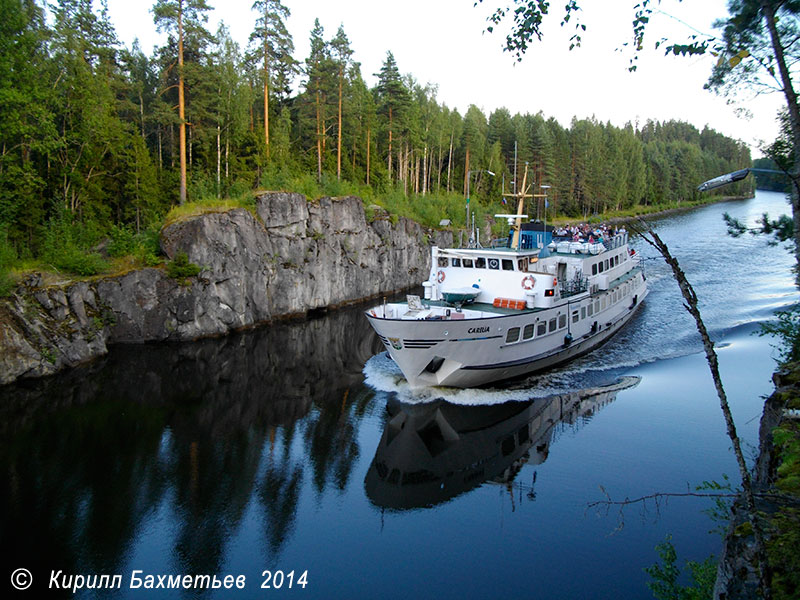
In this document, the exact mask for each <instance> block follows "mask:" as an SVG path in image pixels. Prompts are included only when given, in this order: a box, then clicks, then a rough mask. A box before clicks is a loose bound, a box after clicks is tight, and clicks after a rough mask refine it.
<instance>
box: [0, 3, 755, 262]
mask: <svg viewBox="0 0 800 600" xmlns="http://www.w3.org/2000/svg"><path fill="white" fill-rule="evenodd" d="M95 4H96V3H95ZM517 4H520V5H521V4H522V3H521V2H518V3H517ZM545 4H546V3H542V7H544V5H545ZM255 6H256V8H255V10H256V13H255V15H254V29H253V32H252V36H251V39H252V42H253V45H252V46H251V47H250V48H248V50H247V52H244V51H243V49H242V48H240V46H239V45H238V44H237V43H236V42H235V41H234V40H233V39H231V36H230V33H229V32H228V31H227V29H225V28H224V27H221V28H220V29H219V30H218V31H217V33H216V35H215V36H212V35H210V33H209V32H208V31H207V30H206V29H205V24H206V14H207V11H208V10H209V6H208V3H207V1H206V0H185V1H184V2H183V9H184V14H183V27H184V33H185V36H184V61H185V64H184V68H183V69H182V72H183V74H184V83H185V87H186V106H185V109H186V115H185V120H186V121H187V122H189V123H191V127H190V128H189V129H188V134H187V135H188V137H189V139H188V143H189V148H190V152H189V156H188V157H187V159H188V161H187V162H188V167H189V173H188V176H189V182H188V191H189V198H190V199H193V200H194V202H193V203H187V204H186V205H185V206H181V207H180V209H177V210H173V206H174V205H175V204H177V203H178V196H179V194H178V188H179V164H180V157H179V151H178V147H179V144H178V138H179V132H178V129H179V128H178V125H179V118H178V114H177V111H176V110H175V107H176V106H177V104H178V98H177V87H178V86H177V83H178V81H177V80H178V76H177V74H178V71H179V69H177V68H175V61H176V57H177V38H176V33H177V9H178V3H177V2H176V0H159V1H158V2H156V3H155V6H154V7H153V14H154V19H155V25H156V26H157V28H159V29H160V30H164V31H166V32H167V33H168V36H167V39H166V41H165V44H164V46H162V47H160V48H157V49H156V50H155V52H154V53H153V54H152V56H147V55H145V54H144V53H143V52H142V50H141V49H140V48H139V47H138V45H134V47H133V48H131V49H120V44H119V43H118V41H117V40H116V35H115V33H114V29H113V27H112V25H111V23H110V22H109V20H108V14H107V13H106V12H104V11H102V10H100V11H96V12H95V11H94V10H93V7H92V3H91V2H85V1H83V0H81V1H79V2H78V1H70V2H57V3H55V4H54V5H53V7H52V10H51V12H50V17H51V18H50V19H45V18H44V17H45V15H44V12H43V10H42V9H41V8H40V7H39V6H38V4H37V3H36V2H34V1H33V0H0V8H2V10H0V12H2V14H3V16H4V18H3V20H2V22H1V23H0V39H2V40H5V42H6V43H5V44H4V46H3V47H4V48H5V50H6V51H4V52H2V53H0V97H2V98H3V110H2V111H0V139H2V140H3V141H4V144H5V146H4V147H5V148H6V151H4V152H3V153H2V155H0V226H5V227H6V228H7V237H8V241H9V242H10V243H11V244H12V245H13V246H14V247H15V248H16V249H17V251H18V252H19V253H25V256H24V257H23V258H26V259H28V258H31V259H40V260H42V261H44V262H45V263H48V264H50V265H52V266H53V267H54V268H56V269H59V270H62V271H65V272H71V273H75V274H84V275H85V274H94V273H98V272H100V271H101V270H103V269H105V265H104V263H103V261H102V259H101V257H100V256H99V254H97V252H95V251H93V250H92V249H93V248H96V247H97V246H98V244H100V243H101V241H102V240H103V239H104V238H106V237H108V238H109V244H108V253H109V255H110V256H111V257H114V258H117V257H122V256H133V257H135V258H136V260H137V262H138V263H139V264H145V265H153V264H157V263H158V262H159V259H158V256H159V251H158V246H157V243H155V242H154V233H153V232H154V231H156V230H157V229H158V228H159V227H160V226H161V225H162V224H163V222H164V219H165V215H167V216H166V221H167V222H171V221H173V220H175V219H179V218H183V217H186V216H190V215H194V214H200V213H202V212H208V211H218V210H226V209H228V208H230V207H234V206H242V207H245V208H248V209H249V210H251V211H253V209H254V202H253V195H252V191H253V189H254V188H261V189H274V190H286V191H293V192H300V193H302V194H305V195H306V196H307V197H308V198H309V199H311V200H315V199H318V198H320V197H324V196H346V195H356V196H359V197H361V198H362V199H363V200H364V202H365V204H367V205H370V204H379V205H381V206H383V207H384V208H386V209H387V210H389V211H390V212H391V213H392V216H391V217H390V218H392V219H393V220H395V221H396V220H397V219H398V218H399V217H400V216H406V217H409V218H412V219H414V220H417V221H419V222H421V223H423V224H425V225H426V226H430V227H434V226H437V225H438V223H439V222H440V221H441V220H442V219H450V220H451V221H452V223H453V226H454V227H459V228H460V227H461V226H462V224H463V223H464V218H465V217H464V201H465V191H466V189H465V188H466V185H465V183H466V181H467V174H468V173H469V172H470V171H472V175H471V177H469V182H470V195H471V196H472V197H471V199H470V200H471V203H470V206H471V208H472V209H473V210H476V212H477V219H476V222H477V224H478V225H479V226H480V227H481V229H482V230H484V231H485V223H486V218H487V217H489V218H491V215H493V214H494V213H497V212H508V211H509V208H510V207H504V206H503V205H502V204H501V202H500V200H501V194H502V193H503V192H508V191H509V187H510V185H509V182H510V181H511V180H512V178H513V176H514V175H513V167H509V166H508V165H509V164H510V163H511V157H512V156H513V152H514V143H515V142H518V148H519V165H523V164H524V163H525V162H527V163H529V164H530V173H529V176H528V183H529V184H530V185H531V186H532V188H533V189H534V190H539V189H540V188H539V186H541V185H543V184H544V185H550V186H551V189H550V192H549V193H550V198H549V199H550V208H549V209H548V212H547V219H548V220H549V221H551V222H552V221H553V220H555V219H556V218H558V217H561V218H564V217H570V218H573V219H574V218H584V219H588V218H590V217H593V216H595V215H599V214H603V213H606V212H609V211H615V212H617V213H618V214H636V213H638V212H640V211H642V210H652V209H653V208H654V207H668V206H671V205H674V204H677V203H680V205H681V206H685V205H686V203H691V202H697V201H699V200H700V196H699V194H698V193H697V192H696V190H695V186H696V184H697V181H702V180H703V179H704V178H705V179H708V178H710V177H712V176H715V175H718V174H719V173H721V172H727V171H732V170H736V169H740V168H743V167H746V166H750V157H749V154H748V152H747V148H746V147H745V146H743V145H742V144H740V143H737V142H735V141H733V140H730V139H728V138H725V136H722V135H720V134H717V133H716V132H714V131H713V130H708V129H704V130H703V131H702V132H700V131H698V130H696V129H695V128H694V127H692V126H691V125H688V124H686V123H676V122H667V123H657V122H652V121H648V122H646V124H645V125H644V126H643V127H642V128H641V129H640V130H639V129H637V128H634V127H632V126H627V127H624V128H618V127H615V126H612V125H611V124H604V123H600V122H597V121H596V120H595V119H583V120H575V121H573V123H572V125H571V126H570V127H566V128H565V127H563V126H562V125H560V124H559V123H558V121H557V120H555V119H554V118H545V116H544V115H542V114H536V115H530V114H525V115H521V114H516V115H511V114H510V112H509V111H508V110H506V109H499V110H497V111H495V112H494V113H492V114H488V115H487V114H485V113H484V112H483V111H482V110H481V109H479V108H478V107H477V106H474V105H471V106H470V107H469V109H468V110H467V112H466V114H464V115H461V114H459V112H458V111H456V110H453V109H451V108H448V107H447V106H445V105H444V104H442V103H441V102H440V101H439V100H438V99H437V97H436V93H437V92H436V86H435V85H433V84H426V85H421V84H419V83H418V82H416V81H415V80H414V78H413V76H411V75H405V76H404V75H401V73H402V69H401V68H400V67H399V66H398V65H397V63H396V61H395V60H394V56H393V55H392V54H391V52H388V53H387V55H386V59H385V61H384V64H383V66H382V68H381V71H380V73H379V74H378V81H377V85H376V86H375V87H374V88H373V89H370V88H369V87H368V86H367V84H366V83H365V81H364V78H363V77H362V74H361V72H360V66H359V64H358V63H357V62H355V61H353V60H352V57H353V55H352V53H353V49H352V48H351V47H350V41H349V40H348V39H347V36H346V35H345V33H344V30H343V29H342V28H340V29H339V31H337V32H336V34H335V35H334V36H333V37H332V38H330V39H326V36H325V32H324V31H323V29H322V27H321V26H319V24H316V25H315V27H314V30H313V31H312V32H311V45H310V52H309V56H308V57H307V58H306V59H305V66H306V75H307V81H305V82H304V84H303V86H302V89H301V91H300V92H298V93H297V94H296V95H294V96H292V93H293V92H292V88H291V85H289V83H290V82H291V79H292V76H293V73H295V72H296V70H297V65H298V64H299V61H298V59H297V58H295V57H292V56H291V54H292V52H293V48H294V44H293V40H292V39H291V36H290V35H289V33H288V31H287V30H286V28H285V19H286V18H287V17H288V13H289V11H288V10H287V9H286V7H284V6H283V5H282V4H281V2H279V1H278V0H258V1H257V2H256V3H255ZM569 6H571V7H574V9H577V6H576V3H574V2H570V3H569ZM540 8H541V7H540ZM545 9H546V7H545ZM572 11H573V8H569V7H568V8H567V11H566V15H565V16H566V17H568V16H569V14H570V13H571V12H572ZM545 12H546V10H545ZM526 14H527V13H526ZM531 14H534V13H531ZM566 20H568V19H567V18H565V21H566ZM536 27H538V26H535V28H536ZM265 44H266V45H265ZM265 58H266V59H267V64H265V63H264V59H265ZM265 78H266V79H265ZM265 84H266V85H265ZM265 87H266V89H267V91H268V96H267V99H268V102H265V99H264V89H265ZM340 104H341V118H340V115H339V105H340ZM265 108H266V110H267V116H268V123H269V141H268V143H267V139H266V135H265V134H266V132H265V125H266V122H265V121H266V119H265V112H264V109H265ZM340 139H341V152H339V140H340ZM390 139H391V146H390ZM390 148H391V152H390ZM487 170H488V171H493V172H494V173H496V176H495V177H490V176H488V175H486V171H487ZM521 170H522V167H521V166H520V173H518V175H519V176H520V177H521ZM504 183H505V185H504ZM737 185H739V187H736V188H734V189H733V193H747V192H748V191H749V189H748V188H747V187H746V186H747V185H748V184H745V183H741V184H737ZM720 193H721V192H720ZM728 193H730V192H728ZM526 211H527V212H529V213H530V214H534V215H535V214H537V213H540V212H541V207H540V208H539V209H537V207H536V206H535V205H530V206H528V207H526ZM542 216H543V215H542ZM595 218H597V217H595ZM501 229H502V227H500V226H497V228H496V230H495V234H501V233H502V232H501V231H500V230H501ZM133 232H144V233H137V234H135V235H134V233H133ZM484 236H485V233H484ZM90 238H91V239H90ZM115 262H116V263H120V262H122V259H117V260H116V261H115Z"/></svg>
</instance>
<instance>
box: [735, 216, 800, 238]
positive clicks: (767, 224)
mask: <svg viewBox="0 0 800 600" xmlns="http://www.w3.org/2000/svg"><path fill="white" fill-rule="evenodd" d="M722 219H723V220H724V221H725V225H726V227H727V228H728V235H730V236H731V237H740V236H741V235H743V234H745V233H750V234H751V235H768V236H772V238H773V239H772V240H770V241H769V244H771V245H777V244H779V243H781V242H786V241H789V240H793V239H794V219H792V217H790V216H787V215H781V216H780V217H778V218H777V219H776V220H770V218H769V215H768V214H767V213H764V214H763V215H761V218H759V219H758V221H757V222H756V226H755V227H748V226H746V225H745V224H744V223H742V222H741V221H740V220H739V219H735V218H734V217H732V216H730V215H729V214H728V213H727V212H726V213H723V214H722Z"/></svg>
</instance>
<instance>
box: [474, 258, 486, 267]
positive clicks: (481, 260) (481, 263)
mask: <svg viewBox="0 0 800 600" xmlns="http://www.w3.org/2000/svg"><path fill="white" fill-rule="evenodd" d="M475 268H476V269H485V268H486V259H485V258H483V257H482V256H479V257H478V258H476V259H475Z"/></svg>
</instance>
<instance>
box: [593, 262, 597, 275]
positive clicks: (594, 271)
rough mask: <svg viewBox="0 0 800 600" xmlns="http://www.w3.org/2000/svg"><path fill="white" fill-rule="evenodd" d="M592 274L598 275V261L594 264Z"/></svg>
mask: <svg viewBox="0 0 800 600" xmlns="http://www.w3.org/2000/svg"><path fill="white" fill-rule="evenodd" d="M592 275H597V263H594V264H593V265H592Z"/></svg>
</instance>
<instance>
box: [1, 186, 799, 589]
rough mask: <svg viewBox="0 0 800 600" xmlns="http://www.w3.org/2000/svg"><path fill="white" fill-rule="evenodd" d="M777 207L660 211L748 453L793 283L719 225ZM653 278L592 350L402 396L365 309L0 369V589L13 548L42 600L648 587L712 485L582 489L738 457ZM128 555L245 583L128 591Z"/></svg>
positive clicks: (761, 202) (770, 257) (716, 468)
mask: <svg viewBox="0 0 800 600" xmlns="http://www.w3.org/2000/svg"><path fill="white" fill-rule="evenodd" d="M787 210H788V207H787V205H786V203H785V201H784V200H783V197H782V196H781V195H780V194H773V193H762V192H759V193H758V195H757V197H756V198H754V199H752V200H745V201H736V202H728V203H723V204H717V205H713V206H708V207H703V208H699V209H695V210H692V211H689V212H685V213H680V214H677V215H671V216H668V217H665V218H661V219H658V220H656V221H654V224H655V225H656V227H657V229H658V232H659V234H660V235H661V237H662V238H663V239H664V241H666V242H667V244H668V245H669V246H670V248H671V250H672V251H673V253H674V254H675V255H676V256H677V257H678V259H679V260H680V262H681V265H682V267H683V268H684V270H685V271H686V273H687V276H688V277H689V279H690V280H691V281H692V282H693V284H694V286H695V288H696V290H697V292H698V295H699V296H700V298H701V302H702V304H701V309H702V311H703V316H704V317H705V319H706V322H707V324H708V326H709V329H710V330H711V333H712V336H713V337H714V339H715V340H716V341H717V343H718V349H719V353H720V360H721V368H722V374H723V377H724V381H725V385H726V389H727V391H728V393H729V396H730V400H731V403H732V405H733V410H734V416H735V418H736V420H737V426H738V427H739V432H740V434H741V435H742V437H743V438H744V440H745V444H746V447H747V448H749V449H750V452H751V454H752V452H754V449H755V444H756V442H757V428H758V420H759V418H760V412H761V404H762V402H763V400H762V398H761V396H762V395H765V394H768V393H769V391H770V389H771V383H770V376H771V373H772V371H773V369H774V366H775V363H774V356H775V355H776V353H775V351H774V350H773V348H772V346H771V344H773V343H774V341H773V340H770V339H769V338H763V337H758V336H757V335H754V334H755V333H756V332H757V331H758V329H759V326H760V324H761V323H763V322H765V321H766V320H768V319H770V318H771V316H772V314H773V313H774V312H775V310H778V309H780V308H782V307H786V306H788V305H790V304H792V303H793V302H795V301H796V300H797V294H796V290H795V288H794V287H793V284H792V276H791V273H790V266H791V259H792V257H791V255H790V254H789V252H788V251H786V250H785V249H782V248H776V247H770V246H768V245H767V244H766V242H765V240H763V239H760V238H754V237H751V236H747V237H742V238H738V239H733V238H729V237H727V236H726V235H725V227H724V224H723V222H722V218H721V214H722V213H723V212H724V211H728V212H730V213H731V214H732V215H734V216H737V217H740V218H743V219H747V220H749V221H751V222H754V221H755V219H756V218H757V217H759V216H760V215H761V214H762V213H763V212H765V211H766V212H769V213H770V214H772V215H773V216H777V214H779V213H781V212H786V211H787ZM639 250H640V251H642V252H643V253H645V255H647V256H653V255H652V253H651V252H650V250H649V248H646V247H644V246H640V247H639ZM647 275H648V282H649V284H650V286H651V293H650V295H649V296H648V298H647V300H646V303H645V305H644V306H643V309H642V310H640V311H639V313H638V314H637V315H636V317H635V318H634V320H633V321H632V322H631V323H629V324H628V325H627V326H626V328H625V329H624V330H623V331H622V332H620V334H618V335H617V336H616V337H615V338H614V339H612V340H611V341H610V342H609V343H608V344H606V345H605V346H603V347H602V348H600V349H599V350H597V351H596V352H594V353H591V354H589V355H587V356H586V357H583V358H581V359H580V360H578V361H576V362H574V363H572V364H570V365H567V366H565V367H563V368H561V369H558V370H555V371H553V372H550V373H547V374H545V375H542V376H537V377H533V378H531V379H528V380H524V381H518V382H514V383H513V384H512V385H505V386H498V387H495V388H490V389H484V390H436V391H435V392H433V393H430V392H429V393H423V394H415V393H412V392H411V391H410V390H409V389H408V388H407V386H405V385H404V382H403V380H402V378H401V377H400V376H399V374H398V372H397V370H396V369H395V368H394V367H393V365H392V363H391V361H389V360H388V359H387V358H386V356H385V354H383V353H382V350H383V349H382V346H381V344H380V343H379V342H378V341H377V339H376V338H375V336H374V334H373V333H372V332H371V330H370V328H369V326H368V325H367V323H366V320H365V319H364V318H363V316H362V315H361V311H360V309H349V310H343V311H336V312H332V313H330V314H329V315H327V316H325V317H323V318H320V319H315V320H310V321H306V322H302V323H284V324H279V325H275V326H272V327H269V328H264V329H261V330H257V331H252V332H248V333H244V334H239V335H234V336H230V337H227V338H224V339H216V340H205V341H200V342H196V343H192V344H181V345H146V346H132V347H118V348H114V349H113V351H112V352H111V353H110V354H109V355H108V356H107V357H106V358H104V359H102V360H100V361H97V362H95V363H93V364H91V365H89V366H87V367H85V368H81V369H77V370H74V371H72V372H69V373H66V374H64V375H60V376H57V377H52V378H48V379H43V380H39V381H29V382H23V383H20V384H16V385H12V386H6V387H3V388H0V435H1V436H2V437H1V438H0V439H2V440H3V441H2V444H0V473H2V476H0V539H2V540H3V543H4V547H5V548H6V550H7V552H6V554H7V555H8V556H10V557H12V559H13V560H12V559H9V560H11V562H8V560H7V561H6V562H8V564H6V565H5V566H6V570H7V571H8V573H7V574H6V575H4V578H5V580H6V582H5V583H3V585H4V586H6V587H7V589H8V590H9V592H11V591H13V589H12V588H10V587H9V586H8V583H7V582H8V579H9V577H10V574H11V572H12V571H13V570H14V569H16V568H26V569H28V570H29V571H30V572H31V574H32V576H33V588H32V589H34V590H39V591H42V592H47V593H48V595H52V596H54V597H55V596H64V597H67V596H73V594H72V591H71V590H70V591H64V590H54V589H49V590H48V589H47V588H48V584H49V583H50V576H51V573H52V572H54V571H55V572H58V571H60V572H61V575H62V576H69V575H73V574H74V575H77V574H82V575H94V574H98V575H99V574H111V575H113V574H120V575H121V576H122V577H121V581H122V585H121V586H120V588H119V589H115V590H111V591H109V590H89V589H83V590H78V591H77V593H76V594H75V596H76V597H79V598H95V597H97V598H101V597H102V598H108V597H120V598H162V597H168V596H169V597H185V596H188V597H214V598H217V597H218V598H234V599H235V598H256V597H265V596H268V595H271V594H275V593H278V594H285V593H287V592H286V590H287V589H289V587H290V585H291V587H292V593H300V594H301V595H302V596H303V597H309V598H311V597H314V598H345V597H350V598H376V597H380V598H409V597H415V598H442V597H459V598H490V597H525V598H650V597H651V595H650V593H649V591H648V590H647V587H646V581H647V575H646V574H645V573H644V572H643V570H642V569H643V568H644V567H646V566H649V565H651V564H653V563H654V562H655V561H656V559H657V556H656V553H655V550H654V547H655V545H656V544H658V543H659V542H661V541H663V540H664V539H665V537H666V536H667V535H671V536H672V538H673V542H674V543H675V546H676V548H677V550H678V552H679V556H680V558H681V559H693V560H701V559H703V558H705V557H706V556H707V555H708V554H711V553H718V552H719V550H720V547H721V538H720V536H719V535H718V534H716V533H712V532H710V530H713V529H714V528H715V527H716V526H717V524H715V523H714V522H713V521H712V520H711V519H710V518H709V517H708V515H707V514H706V513H705V512H704V511H705V510H706V509H708V508H710V504H709V503H707V502H704V501H702V500H697V499H672V500H670V501H669V502H662V503H660V504H659V505H656V504H654V503H652V502H650V503H647V504H645V505H636V506H630V507H628V508H626V509H625V510H624V511H623V512H620V511H619V510H618V509H612V510H610V511H606V510H600V511H598V510H595V509H589V508H588V504H589V503H591V502H593V501H597V500H602V499H603V498H605V494H606V493H607V494H608V495H609V496H610V497H611V498H613V499H624V498H626V497H630V498H634V497H638V496H641V495H646V494H651V493H654V492H670V491H672V492H683V491H686V490H687V489H693V488H694V487H695V486H696V485H699V484H701V483H702V482H703V481H705V480H718V481H719V480H722V478H723V474H727V475H729V476H730V477H731V479H733V480H734V481H735V480H736V465H735V461H734V458H733V456H732V454H731V453H730V451H729V441H728V439H727V437H726V435H725V428H724V423H723V420H722V417H721V414H720V409H719V405H718V402H717V399H716V396H715V394H714V389H713V385H712V383H711V381H710V378H709V376H708V371H707V367H706V365H705V362H704V358H703V355H702V354H701V353H700V352H701V345H700V342H699V339H698V338H697V335H696V332H695V330H694V325H693V323H692V321H691V319H690V317H689V316H688V315H687V314H686V312H685V311H684V310H683V309H682V308H681V302H680V296H679V292H678V289H677V286H676V285H675V283H674V282H673V280H672V279H671V277H670V276H669V273H668V270H667V267H666V265H664V263H663V261H660V260H657V259H656V258H655V257H653V260H648V261H647ZM134 571H141V574H140V575H139V576H140V577H142V578H144V577H145V576H146V575H148V574H152V575H154V576H157V575H177V574H180V575H184V574H188V575H192V576H195V575H204V574H207V575H211V576H213V575H217V576H218V578H219V579H220V580H222V579H223V578H224V576H226V575H233V576H234V577H238V576H244V580H245V581H246V585H245V587H244V589H237V588H236V587H235V586H234V587H233V589H229V590H226V589H224V588H221V589H216V590H215V589H209V590H203V589H193V590H185V589H168V590H165V589H152V590H151V589H145V588H144V587H141V588H135V589H131V585H130V584H131V577H132V573H133V572H134ZM265 571H269V572H270V574H269V575H266V574H265ZM292 572H293V574H292ZM278 573H280V575H278ZM304 573H305V575H306V576H305V578H303V579H302V581H301V577H302V575H303V574H304ZM290 574H291V575H290ZM268 577H269V581H267V578H268ZM58 581H59V583H63V582H64V580H58ZM74 581H75V580H73V583H74ZM279 582H280V586H278V583H279ZM264 584H266V585H270V586H271V587H270V588H269V589H267V588H262V585H264ZM61 587H63V586H61ZM276 587H280V590H277V589H275V588H276ZM25 593H28V594H30V593H32V592H31V590H28V591H27V592H25ZM20 595H22V593H21V594H20Z"/></svg>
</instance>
